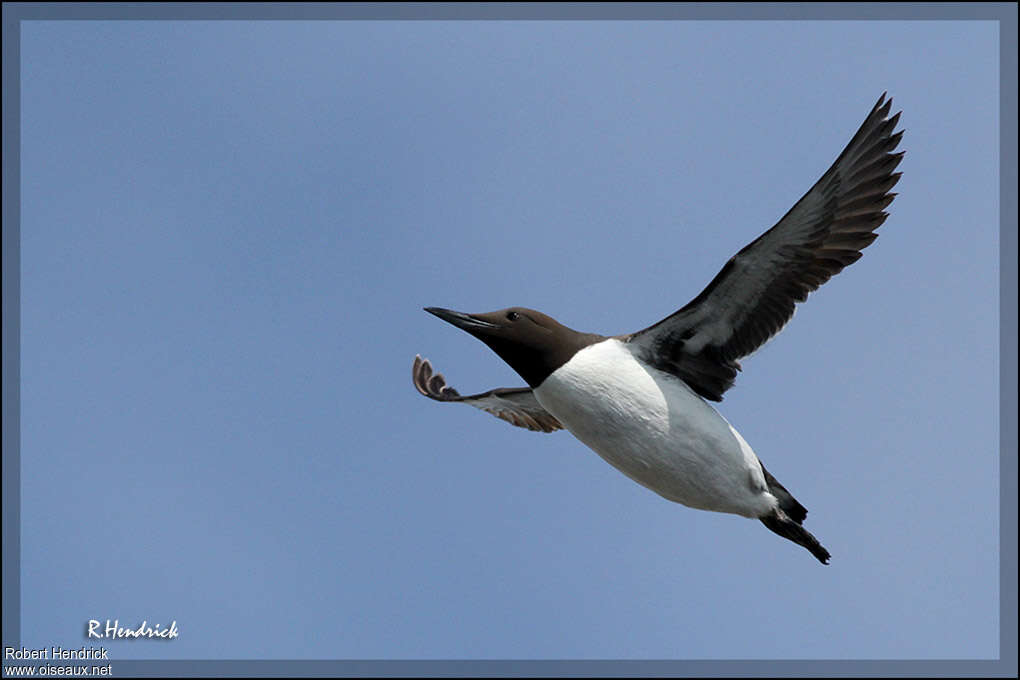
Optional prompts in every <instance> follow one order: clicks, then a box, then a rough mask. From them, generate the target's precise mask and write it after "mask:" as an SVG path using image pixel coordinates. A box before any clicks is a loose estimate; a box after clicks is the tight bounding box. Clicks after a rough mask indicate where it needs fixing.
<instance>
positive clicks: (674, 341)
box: [625, 94, 904, 401]
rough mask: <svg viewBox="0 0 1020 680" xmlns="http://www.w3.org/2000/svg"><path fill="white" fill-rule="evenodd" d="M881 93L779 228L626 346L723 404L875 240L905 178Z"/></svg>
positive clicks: (892, 124)
mask: <svg viewBox="0 0 1020 680" xmlns="http://www.w3.org/2000/svg"><path fill="white" fill-rule="evenodd" d="M891 105H892V99H889V100H886V96H885V94H883V95H882V96H881V97H880V98H879V100H878V103H876V104H875V107H874V108H873V109H872V110H871V113H869V114H868V117H867V119H866V120H865V121H864V124H863V125H861V128H860V129H859V130H858V131H857V134H855V135H854V137H853V139H851V140H850V143H849V144H848V145H847V147H846V149H844V150H843V153H841V154H840V155H839V158H837V159H836V162H835V163H833V164H832V167H831V168H829V169H828V171H826V173H825V174H824V175H822V178H821V179H819V180H818V182H817V183H816V184H815V185H814V186H813V187H811V190H810V191H808V192H807V193H806V194H804V196H803V198H801V199H800V200H799V201H797V204H796V205H794V206H793V208H791V209H790V212H788V213H786V215H784V216H783V218H782V219H781V220H779V222H778V223H777V224H776V225H775V226H774V227H772V228H771V229H769V230H768V231H766V232H765V233H764V234H762V235H761V236H759V237H758V238H757V239H755V240H754V241H752V242H751V243H750V244H748V245H747V246H746V247H745V248H744V249H743V250H741V251H740V252H739V253H737V254H736V255H734V256H733V257H732V258H730V261H729V262H727V263H726V265H725V266H724V267H723V268H722V271H720V272H719V273H718V274H717V275H716V277H715V278H714V279H712V282H711V283H709V284H708V287H707V288H705V290H703V291H701V293H700V294H699V295H698V296H697V297H696V298H694V299H693V300H691V301H690V302H689V303H687V305H686V306H684V307H683V308H682V309H680V310H678V311H677V312H675V313H674V314H672V315H671V316H668V317H666V318H665V319H663V320H662V321H660V322H659V323H657V324H655V325H654V326H650V327H648V328H646V329H644V330H642V331H638V332H637V333H634V334H633V335H630V336H627V337H626V338H625V339H626V340H627V341H629V342H631V343H633V344H634V345H635V346H636V347H637V348H638V349H639V350H642V352H641V353H642V356H643V358H645V359H646V360H647V361H649V362H650V363H653V364H655V365H656V366H657V367H659V368H661V369H662V370H665V371H669V372H670V373H673V374H675V375H677V376H678V377H680V378H681V379H683V380H684V381H685V382H686V383H687V384H688V385H690V386H691V387H692V388H693V389H694V390H696V391H697V392H698V394H700V395H701V396H703V397H705V398H706V399H712V400H714V401H720V400H721V399H722V395H723V392H725V391H726V390H727V389H729V388H730V387H731V386H732V385H733V380H734V378H736V375H737V371H738V370H740V364H738V363H737V359H739V358H740V357H743V356H747V355H748V354H750V353H751V352H753V351H754V350H756V349H758V348H759V347H760V346H762V345H763V344H765V342H766V341H768V339H769V338H771V337H772V336H773V335H775V334H776V333H778V332H779V331H780V330H781V329H782V328H783V326H785V325H786V322H787V321H789V320H790V317H792V316H793V310H794V304H795V303H797V302H803V301H804V300H806V299H807V296H808V293H810V292H811V291H813V290H815V289H816V288H818V287H819V286H820V285H822V284H823V283H825V282H826V281H828V280H829V278H830V277H832V276H833V275H834V274H837V273H839V272H840V271H841V270H842V269H843V267H846V266H847V265H849V264H851V263H853V262H855V261H856V260H857V259H858V258H859V257H860V256H861V250H863V249H864V248H866V247H867V246H868V245H869V244H870V243H871V242H872V241H874V240H875V239H876V238H877V237H878V234H876V233H874V232H875V230H876V229H878V227H879V226H881V224H882V223H883V222H884V221H885V218H886V217H888V214H887V213H885V212H883V211H884V209H885V208H886V207H887V206H888V205H889V204H890V203H891V202H892V200H893V198H894V197H895V196H896V194H893V193H889V190H890V189H892V188H893V186H895V184H896V182H898V181H899V179H900V174H901V173H898V172H893V170H895V169H896V166H897V165H899V163H900V160H901V159H902V158H903V153H904V152H902V151H901V152H899V153H892V151H893V149H895V148H896V146H897V145H898V144H899V142H900V137H902V136H903V131H902V130H901V131H900V132H897V133H895V134H893V130H894V129H895V128H896V123H897V122H898V121H899V118H900V114H899V113H897V114H896V115H895V116H893V117H891V118H889V117H888V115H889V109H890V106H891Z"/></svg>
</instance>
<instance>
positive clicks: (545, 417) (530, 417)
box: [411, 356, 563, 432]
mask: <svg viewBox="0 0 1020 680" xmlns="http://www.w3.org/2000/svg"><path fill="white" fill-rule="evenodd" d="M411 377H412V379H413V380H414V386H415V387H417V388H418V391H419V392H421V393H422V394H424V395H425V396H426V397H429V398H430V399H435V400H436V401H456V402H461V403H463V404H469V405H471V406H474V407H475V408H478V409H481V410H483V411H487V412H488V413H491V414H492V415H494V416H496V417H497V418H502V419H503V420H505V421H507V422H508V423H512V424H514V425H516V426H517V427H526V428H528V429H529V430H534V431H535V432H553V431H554V430H561V429H563V426H562V425H560V421H558V420H556V418H554V417H553V416H552V415H551V414H550V413H549V412H548V411H546V410H545V409H544V408H542V405H541V404H539V403H538V400H537V399H535V394H534V393H533V392H532V391H531V388H530V387H516V388H506V387H504V388H500V389H495V390H489V391H488V392H483V393H481V394H472V395H470V396H466V397H462V396H461V395H460V394H459V393H458V392H457V390H455V389H453V388H452V387H450V386H448V385H447V384H446V379H444V378H443V374H442V373H433V371H432V364H430V363H429V360H428V359H422V358H421V356H416V357H415V358H414V366H413V367H412V368H411Z"/></svg>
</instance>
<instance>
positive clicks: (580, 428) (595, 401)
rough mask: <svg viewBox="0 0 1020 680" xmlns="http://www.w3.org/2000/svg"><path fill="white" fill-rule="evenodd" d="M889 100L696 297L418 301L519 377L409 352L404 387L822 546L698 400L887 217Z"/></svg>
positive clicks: (893, 160) (689, 500)
mask: <svg viewBox="0 0 1020 680" xmlns="http://www.w3.org/2000/svg"><path fill="white" fill-rule="evenodd" d="M891 105H892V99H886V95H885V94H884V93H883V95H882V96H881V97H880V98H879V100H878V102H877V103H876V104H875V106H874V108H872V110H871V112H870V113H869V114H868V117H867V118H866V119H865V120H864V123H863V124H862V125H861V127H860V129H859V130H858V131H857V133H856V134H855V135H854V136H853V138H852V139H851V140H850V143H849V144H847V146H846V148H845V149H844V150H843V152H842V153H841V154H840V155H839V157H838V158H837V159H836V161H835V162H834V163H833V164H832V167H830V168H829V169H828V170H827V171H826V172H825V174H824V175H822V177H821V179H819V180H818V181H817V182H816V183H815V185H814V186H813V187H811V189H810V190H809V191H808V192H807V193H806V194H804V196H803V197H802V198H801V199H800V200H799V201H797V203H796V204H795V205H794V206H793V208H791V209H790V211H789V212H787V213H786V215H784V216H783V218H782V219H780V220H779V222H777V223H776V225H775V226H773V227H772V228H771V229H769V230H768V231H766V232H765V233H764V234H762V235H761V236H759V237H758V238H757V239H755V240H754V241H752V242H751V243H750V244H748V245H747V246H746V247H744V248H743V249H742V250H741V251H740V252H739V253H737V254H736V255H734V256H733V257H732V258H730V260H729V261H728V262H727V263H726V264H725V265H724V266H723V268H722V270H721V271H720V272H719V273H718V274H717V275H716V277H715V278H714V279H712V281H711V282H710V283H709V284H708V286H707V287H706V288H705V289H704V290H703V291H701V293H699V294H698V295H697V297H695V298H694V299H693V300H691V301H690V302H688V303H687V304H686V305H684V306H683V307H681V308H680V309H679V310H678V311H676V312H674V313H673V314H671V315H669V316H668V317H666V318H665V319H662V320H661V321H659V322H657V323H655V324H652V325H651V326H649V327H647V328H645V329H643V330H639V331H637V332H635V333H628V334H624V335H613V336H605V335H599V334H596V333H582V332H579V331H575V330H573V329H570V328H567V327H566V326H564V325H563V324H561V323H559V322H558V321H556V320H555V319H553V318H552V317H550V316H547V315H546V314H543V313H542V312H537V311H535V310H533V309H527V308H524V307H512V308H510V309H503V310H499V311H496V312H488V313H483V314H465V313H462V312H455V311H451V310H449V309H441V308H438V307H426V308H425V311H427V312H430V313H431V314H434V315H436V316H438V317H439V318H440V319H443V320H444V321H447V322H449V323H451V324H453V325H454V326H456V327H458V328H460V329H462V330H464V331H467V332H468V333H470V334H471V335H473V336H475V337H476V338H478V339H479V340H481V341H482V342H484V343H485V344H486V345H488V346H489V347H490V348H491V349H492V350H493V351H494V352H496V354H498V355H499V356H500V357H501V358H502V359H503V360H504V361H506V362H507V363H508V364H509V365H510V366H511V367H512V368H513V369H514V370H515V371H516V372H517V373H518V374H519V375H520V376H521V377H522V378H523V379H524V381H525V382H526V383H527V384H528V387H512V388H501V389H494V390H489V391H488V392H482V393H480V394H473V395H470V396H462V395H460V394H459V393H458V392H457V391H456V390H455V389H453V388H452V387H450V386H448V385H447V384H446V380H445V379H444V378H443V376H442V374H440V373H436V372H434V371H433V368H432V366H431V364H430V363H429V361H428V360H426V359H422V358H421V356H416V357H415V359H414V365H413V368H412V377H413V381H414V385H415V387H416V388H417V389H418V391H419V392H421V393H422V394H423V395H425V396H426V397H430V398H432V399H435V400H437V401H443V402H458V403H463V404H469V405H471V406H474V407H476V408H479V409H481V410H483V411H488V412H489V413H491V414H493V415H495V416H497V417H499V418H502V419H503V420H506V421H508V422H510V423H512V424H514V425H517V426H518V427H524V428H527V429H529V430H535V431H539V432H553V431H555V430H560V429H566V430H568V431H570V432H571V433H572V434H573V435H574V436H575V437H577V438H578V439H579V440H581V442H582V443H584V444H585V445H587V446H588V447H589V448H591V449H592V450H594V451H595V452H596V453H597V454H599V455H600V456H601V457H602V458H603V459H605V460H606V461H607V462H608V463H609V464H610V465H612V466H613V467H615V468H616V469H618V470H619V471H620V472H622V473H623V474H625V475H627V476H628V477H630V478H631V479H632V480H634V481H635V482H637V483H639V484H641V485H643V486H645V487H647V488H649V489H651V490H652V491H654V492H656V493H658V494H659V495H661V496H663V497H665V498H667V499H669V500H671V501H675V502H677V503H681V504H683V505H686V506H688V507H691V508H697V509H700V510H711V511H715V512H726V513H732V514H735V515H742V516H744V517H749V518H752V519H758V520H761V522H762V523H763V524H764V525H765V526H766V527H768V528H769V529H770V530H772V531H773V532H775V533H776V534H778V535H780V536H782V537H783V538H787V539H789V540H791V541H793V542H795V543H797V544H799V545H801V546H803V547H805V548H807V549H808V550H809V551H811V554H812V555H814V556H815V557H816V558H817V559H818V560H819V561H820V562H822V563H823V564H828V562H829V558H830V555H829V551H828V550H826V549H825V548H824V547H822V545H821V543H819V542H818V539H816V538H815V537H814V536H813V535H812V534H811V533H810V532H809V531H808V530H807V529H805V528H804V526H803V523H804V519H805V518H806V517H807V509H805V508H804V506H803V505H801V504H800V503H799V502H797V500H796V499H795V498H794V497H793V495H792V494H791V493H790V492H789V491H787V490H786V488H785V487H784V486H783V485H782V484H780V483H779V481H778V480H777V479H776V478H775V477H773V476H772V475H771V474H770V473H769V471H768V470H766V469H765V466H764V465H762V463H761V461H760V460H759V459H758V456H757V455H756V454H755V452H754V451H753V450H752V449H751V447H750V446H749V445H748V443H747V442H746V441H744V438H743V437H741V436H740V433H738V432H737V430H736V429H734V428H733V426H732V425H730V424H729V422H727V421H726V419H725V418H723V417H722V416H721V415H720V414H719V412H718V411H716V409H715V408H714V407H713V406H712V405H711V404H709V401H722V398H723V393H725V392H726V390H728V389H729V388H730V387H732V386H733V382H734V379H735V378H736V375H737V371H739V370H740V364H739V363H738V360H739V359H741V358H742V357H745V356H747V355H749V354H751V353H752V352H754V351H755V350H757V349H758V348H759V347H761V346H762V345H763V344H765V343H766V342H767V341H768V340H769V339H770V338H772V336H774V335H776V334H777V333H778V332H779V331H780V330H781V329H782V328H783V326H785V325H786V323H787V322H788V321H789V320H790V318H791V317H792V316H793V312H794V305H795V304H796V303H798V302H803V301H804V300H806V299H807V296H808V293H810V292H811V291H813V290H815V289H817V288H818V287H819V286H821V285H822V284H823V283H825V282H826V281H828V280H829V278H831V277H832V276H833V275H835V274H838V273H839V272H840V271H842V269H843V268H844V267H846V266H847V265H850V264H852V263H853V262H855V261H857V259H858V258H860V256H861V251H862V250H863V249H864V248H866V247H867V246H869V245H870V244H871V242H872V241H874V240H875V239H876V238H877V236H878V234H876V233H875V230H876V229H878V227H880V226H881V225H882V223H883V222H885V220H886V218H887V217H888V213H886V212H885V209H886V208H887V207H888V206H889V204H890V203H892V200H893V198H895V196H896V194H894V193H890V190H891V189H892V188H893V187H894V186H895V185H896V183H897V182H898V181H899V178H900V175H901V174H902V173H899V172H894V171H895V169H896V167H897V166H898V165H899V164H900V161H901V160H902V158H903V154H904V152H903V151H900V152H896V153H894V150H895V149H896V147H897V146H898V144H899V142H900V138H901V137H902V136H903V131H902V130H901V131H899V132H894V130H895V128H896V125H897V123H898V121H899V118H900V114H899V113H897V114H896V115H894V116H892V117H890V116H889V111H890V107H891Z"/></svg>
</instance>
